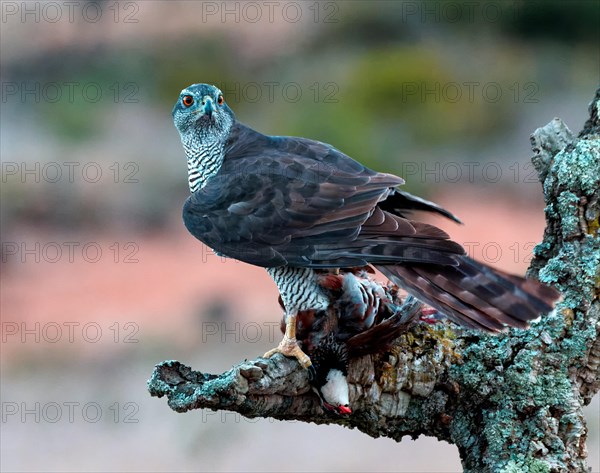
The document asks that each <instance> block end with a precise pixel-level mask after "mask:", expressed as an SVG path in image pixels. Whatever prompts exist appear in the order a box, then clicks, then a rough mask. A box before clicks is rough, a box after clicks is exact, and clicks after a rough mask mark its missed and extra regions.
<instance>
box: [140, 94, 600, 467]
mask: <svg viewBox="0 0 600 473" xmlns="http://www.w3.org/2000/svg"><path fill="white" fill-rule="evenodd" d="M599 108H600V89H599V90H598V91H597V93H596V98H595V99H594V101H593V102H592V104H591V105H590V119H589V120H588V121H587V123H586V124H585V126H584V130H583V131H582V132H581V133H580V135H579V136H578V137H575V136H574V135H573V134H572V133H571V132H570V131H569V130H568V128H567V127H566V126H565V125H564V124H563V123H562V121H560V120H559V119H555V120H553V121H552V122H550V123H549V124H548V125H546V126H545V127H543V128H540V129H538V130H536V132H535V133H534V134H533V135H532V147H533V150H534V153H535V155H534V156H533V158H532V161H533V163H534V165H535V167H536V169H537V171H538V174H539V178H540V181H541V183H542V189H543V192H544V197H545V201H546V209H545V212H546V222H547V226H546V229H545V232H544V239H543V241H542V242H541V243H540V244H539V245H537V247H536V248H535V250H534V256H535V258H534V260H533V262H532V265H531V267H530V270H529V274H530V276H532V277H538V278H539V279H540V280H542V281H543V282H546V283H547V284H550V285H553V286H555V287H557V288H558V289H559V290H560V291H561V293H562V294H563V300H562V302H561V303H560V304H559V305H558V307H557V310H555V311H554V312H553V313H551V314H548V315H545V316H544V317H542V319H541V320H540V321H539V322H538V323H536V324H534V325H533V326H532V328H531V329H529V330H526V331H522V330H516V329H511V330H509V331H507V332H506V333H502V334H500V335H499V336H490V335H484V334H480V333H476V332H473V331H468V330H461V329H458V328H456V327H454V326H452V325H450V324H448V323H440V324H437V325H436V326H434V327H430V326H426V325H422V324H419V325H415V326H412V327H410V329H409V330H408V331H407V332H406V333H405V334H403V335H402V336H401V337H399V338H398V339H397V340H396V342H395V344H394V346H393V347H392V348H391V349H390V350H388V351H387V352H385V353H381V354H378V355H375V356H366V357H362V358H358V359H354V360H352V361H351V364H350V368H349V373H348V380H349V382H350V400H351V403H352V407H353V414H352V415H351V416H349V417H345V418H340V417H333V416H329V415H327V414H326V413H325V412H324V411H323V410H322V409H321V407H320V405H319V401H318V398H317V397H316V396H315V395H314V394H313V393H312V392H311V391H310V389H309V385H308V378H307V375H306V372H305V371H304V370H303V369H301V368H300V367H299V366H298V364H297V363H296V362H295V361H293V360H290V359H287V358H284V357H280V356H275V357H273V358H271V359H269V360H265V359H260V358H259V359H257V360H254V361H246V362H243V363H240V364H239V365H237V366H234V367H233V368H232V369H231V370H230V371H228V372H226V373H224V374H222V375H220V376H216V375H210V374H204V373H200V372H195V371H193V370H191V369H190V368H188V367H186V366H184V365H182V364H180V363H178V362H174V361H168V362H163V363H161V364H160V365H158V366H157V367H156V368H155V371H154V373H153V375H152V378H151V379H150V380H149V382H148V385H149V390H150V392H151V394H152V395H153V396H158V397H162V396H167V397H168V400H169V406H170V407H171V408H172V409H174V410H176V411H178V412H185V411H187V410H190V409H197V408H209V409H226V410H233V411H237V412H239V413H241V414H242V415H245V416H248V417H274V418H277V419H295V420H302V421H306V422H314V423H318V424H321V423H337V424H341V425H344V426H347V427H350V428H357V429H359V430H361V431H363V432H365V433H367V434H368V435H371V436H373V437H379V436H386V437H390V438H393V439H396V440H398V441H399V440H401V439H402V438H403V437H404V436H406V435H409V436H411V437H413V438H414V437H417V436H419V435H420V434H425V435H430V436H435V437H437V438H439V439H443V440H446V441H449V442H452V443H454V444H456V445H457V447H458V449H459V452H460V455H461V458H462V461H463V466H464V469H465V471H467V472H477V473H481V472H488V471H489V472H503V473H512V472H525V473H537V472H549V473H550V472H552V473H554V472H579V471H582V472H583V471H588V469H587V466H586V462H585V457H586V450H585V439H586V433H587V431H586V427H585V421H584V417H583V413H582V406H583V405H585V404H587V403H589V401H590V400H591V398H592V396H594V395H595V394H596V393H597V392H598V390H599V389H600V369H599V368H600V302H599V296H600V269H599V268H600V232H599V226H600V224H599V222H600V136H599V133H600V123H599V121H598V120H599V119H598V117H599V115H600V114H599Z"/></svg>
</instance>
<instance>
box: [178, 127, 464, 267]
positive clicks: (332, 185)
mask: <svg viewBox="0 0 600 473" xmlns="http://www.w3.org/2000/svg"><path fill="white" fill-rule="evenodd" d="M402 183H403V180H402V179H401V178H399V177H397V176H394V175H391V174H384V173H378V172H375V171H372V170H370V169H369V168H366V167H365V166H363V165H362V164H360V163H358V162H357V161H355V160H353V159H352V158H350V157H348V156H346V155H345V154H344V153H342V152H341V151H339V150H337V149H335V148H333V147H332V146H329V145H327V144H324V143H320V142H317V141H312V140H308V139H303V138H291V137H271V136H265V135H262V134H260V133H257V132H256V131H254V130H251V129H250V128H247V127H245V126H243V125H240V124H236V125H235V127H234V129H233V131H232V133H231V136H230V139H229V140H228V142H227V144H226V148H225V159H224V162H223V165H222V166H221V168H220V169H219V172H218V173H217V174H216V175H215V176H213V177H211V178H210V179H209V180H208V182H207V184H206V185H205V186H204V187H203V188H201V189H200V190H198V191H197V192H195V193H193V194H192V195H191V196H190V197H189V198H188V200H187V202H186V204H185V206H184V221H185V224H186V226H187V228H188V229H189V230H190V232H191V233H192V234H193V235H195V236H196V237H197V238H198V239H200V240H201V241H203V242H204V243H206V244H207V245H208V246H210V247H211V248H213V249H214V250H216V251H217V252H219V253H222V254H224V255H226V256H229V257H231V258H235V259H239V260H241V261H245V262H248V263H251V264H254V265H259V266H264V267H274V266H281V265H289V266H298V267H312V268H325V267H351V266H364V265H366V264H368V263H370V262H372V263H379V264H392V263H404V262H420V263H434V264H447V265H454V264H456V262H455V260H454V259H453V256H455V255H456V254H463V253H464V250H463V249H462V247H461V246H460V245H458V244H457V243H454V242H452V241H450V240H449V239H448V235H447V234H446V233H444V232H443V231H442V230H440V229H438V228H436V227H433V226H431V225H427V224H423V223H419V222H414V221H410V220H409V219H408V218H405V217H404V216H403V215H402V213H401V211H400V210H399V209H397V208H396V207H402V205H401V204H402V203H403V202H404V203H408V204H410V205H405V207H406V210H408V211H410V210H413V209H415V208H416V209H423V208H422V207H427V208H425V210H431V209H432V207H431V206H432V205H435V204H431V203H427V201H423V202H425V203H419V202H415V200H414V199H411V198H410V197H407V195H408V194H402V193H397V192H398V191H396V190H395V187H396V186H398V185H400V184H402ZM395 196H396V197H395ZM397 196H399V197H397ZM411 197H412V196H411ZM388 198H389V199H391V200H390V202H389V205H388V207H389V208H387V209H386V207H385V204H384V205H383V207H382V206H380V203H382V202H385V201H386V199H388ZM436 211H437V210H436Z"/></svg>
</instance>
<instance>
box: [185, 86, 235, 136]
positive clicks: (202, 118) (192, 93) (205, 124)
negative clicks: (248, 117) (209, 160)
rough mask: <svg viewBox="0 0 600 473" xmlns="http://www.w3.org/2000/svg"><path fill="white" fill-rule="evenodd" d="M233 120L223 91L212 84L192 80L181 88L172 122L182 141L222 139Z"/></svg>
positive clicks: (227, 133)
mask: <svg viewBox="0 0 600 473" xmlns="http://www.w3.org/2000/svg"><path fill="white" fill-rule="evenodd" d="M234 121H235V116H234V114H233V112H232V111H231V109H230V108H229V107H228V106H227V104H226V103H225V98H224V97H223V93H222V92H221V91H220V90H219V89H218V88H217V87H215V86H214V85H209V84H193V85H190V86H189V87H186V88H185V89H183V90H182V91H181V94H180V95H179V99H178V100H177V103H176V104H175V106H174V107H173V122H174V123H175V127H176V128H177V131H179V134H180V135H181V140H182V142H183V143H184V144H188V145H189V146H192V145H194V144H196V143H197V144H201V143H205V144H211V145H212V144H214V143H224V142H225V140H226V139H227V136H228V135H229V131H230V130H231V127H232V125H233V123H234Z"/></svg>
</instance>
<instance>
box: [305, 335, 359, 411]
mask: <svg viewBox="0 0 600 473" xmlns="http://www.w3.org/2000/svg"><path fill="white" fill-rule="evenodd" d="M310 357H311V360H312V362H313V366H314V368H315V371H316V376H315V377H314V379H313V380H311V385H312V388H313V391H314V392H315V393H316V394H317V395H318V396H319V399H320V400H321V406H322V407H323V409H325V410H326V411H328V412H331V413H333V414H337V415H339V416H346V415H348V414H351V413H352V409H350V401H349V386H348V379H347V376H348V351H347V349H346V347H345V345H344V344H342V343H339V342H338V341H337V340H336V338H335V335H334V334H333V333H330V334H329V335H328V336H327V337H325V338H324V339H323V340H322V341H321V343H320V344H319V345H318V346H317V347H316V348H315V350H314V352H313V353H311V356H310Z"/></svg>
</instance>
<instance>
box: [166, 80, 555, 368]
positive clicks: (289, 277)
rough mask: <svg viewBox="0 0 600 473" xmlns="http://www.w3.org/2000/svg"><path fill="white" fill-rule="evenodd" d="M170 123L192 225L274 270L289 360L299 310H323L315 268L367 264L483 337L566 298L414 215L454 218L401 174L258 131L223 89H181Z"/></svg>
mask: <svg viewBox="0 0 600 473" xmlns="http://www.w3.org/2000/svg"><path fill="white" fill-rule="evenodd" d="M173 117H174V122H175V125H176V127H177V129H178V131H179V133H180V135H181V139H182V143H183V145H184V148H185V150H186V154H187V156H188V170H189V175H190V189H191V190H192V195H191V196H190V197H189V198H188V200H187V201H186V203H185V205H184V208H183V218H184V222H185V225H186V227H187V228H188V230H189V231H190V232H191V233H192V234H193V235H194V236H195V237H196V238H198V239H199V240H201V241H203V242H204V243H205V244H207V245H208V246H209V247H211V248H212V249H213V250H215V251H216V252H218V253H220V254H222V255H225V256H228V257H230V258H235V259H238V260H241V261H245V262H247V263H250V264H253V265H256V266H262V267H265V268H268V269H269V272H270V273H271V275H272V276H273V278H274V279H275V281H276V283H277V284H278V286H279V288H280V292H281V295H282V298H283V302H284V304H285V307H286V312H287V321H288V329H289V331H288V332H289V333H286V337H285V338H284V342H282V345H280V347H279V348H280V349H281V348H282V347H283V345H285V344H286V343H287V347H286V348H285V350H283V349H281V350H279V351H281V352H283V353H285V354H287V355H290V354H291V355H293V356H298V351H296V353H292V350H291V347H292V346H293V345H296V341H295V332H294V331H293V330H292V329H293V328H295V323H296V313H297V312H298V311H299V310H308V309H314V308H317V307H316V306H319V305H323V304H326V303H327V302H326V298H325V297H324V296H322V295H321V294H319V289H318V286H317V285H316V284H315V282H314V277H313V276H312V273H313V271H309V269H317V268H347V267H360V266H366V265H369V264H371V265H373V266H375V267H376V268H377V269H379V270H380V271H381V272H383V273H384V274H385V275H386V276H387V277H388V278H390V279H391V280H392V281H393V282H395V283H396V284H398V285H400V286H402V287H403V288H405V289H406V290H407V291H408V292H409V293H411V294H413V295H414V296H416V297H417V298H419V299H421V300H422V301H424V302H426V303H427V304H429V305H431V306H433V307H435V308H436V309H438V310H440V311H441V312H443V313H445V314H446V315H447V316H448V317H449V318H450V319H451V320H453V321H454V322H456V323H458V324H461V325H464V326H467V327H472V328H478V329H482V330H487V331H499V330H501V329H502V328H503V327H504V326H505V325H511V326H516V327H527V323H528V321H530V320H532V319H534V318H536V317H537V316H538V315H539V314H540V313H542V312H548V311H550V310H552V308H553V305H554V301H555V300H556V299H557V298H558V293H557V292H556V291H555V290H554V289H551V288H548V287H546V286H543V285H542V284H540V283H539V282H536V281H532V280H525V279H523V278H520V277H517V276H510V275H507V274H504V273H502V272H500V271H497V270H493V269H491V268H490V267H488V266H486V265H484V264H482V263H478V262H476V261H474V260H472V259H471V258H469V257H468V256H466V255H465V251H464V249H463V248H462V247H461V246H460V245H459V244H458V243H455V242H453V241H451V240H450V239H449V236H448V235H447V234H446V233H445V232H444V231H442V230H440V229H439V228H436V227H434V226H432V225H428V224H425V223H421V222H417V221H414V220H411V219H410V214H411V212H412V211H414V210H421V211H429V212H434V213H438V214H441V215H444V216H446V217H448V218H451V219H453V220H456V221H458V219H457V218H456V217H454V216H453V215H452V214H451V213H449V212H448V211H446V210H444V209H442V208H441V207H439V206H437V205H436V204H433V203H431V202H428V201H426V200H423V199H420V198H418V197H416V196H412V195H410V194H408V193H405V192H401V191H399V190H398V189H397V188H396V187H397V186H399V185H401V184H403V183H404V181H403V180H402V179H401V178H400V177H397V176H394V175H391V174H385V173H379V172H376V171H373V170H371V169H368V168H367V167H365V166H363V165H362V164H360V163H358V162H357V161H355V160H353V159H352V158H350V157H348V156H347V155H345V154H344V153H342V152H341V151H339V150H337V149H335V148H334V147H332V146H330V145H328V144H324V143H320V142H317V141H313V140H309V139H305V138H293V137H280V136H267V135H263V134H261V133H259V132H257V131H254V130H252V129H250V128H248V127H246V126H244V125H242V124H241V123H239V122H238V121H237V120H236V119H235V117H234V115H233V112H232V111H231V109H229V107H227V105H226V104H225V103H224V100H223V98H222V94H221V92H220V91H219V90H218V89H217V88H216V87H213V86H210V85H205V84H196V85H193V86H190V87H188V88H187V89H184V90H183V91H182V93H181V96H180V98H179V100H178V102H177V103H176V105H175V107H174V109H173ZM294 268H297V270H296V269H294ZM282 289H284V290H282ZM321 308H322V307H321ZM292 325H293V327H292ZM300 353H301V352H300ZM271 354H272V353H269V355H271ZM301 361H302V360H301ZM302 362H303V364H304V365H305V366H309V365H310V360H308V359H307V357H306V359H304V360H303V361H302Z"/></svg>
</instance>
